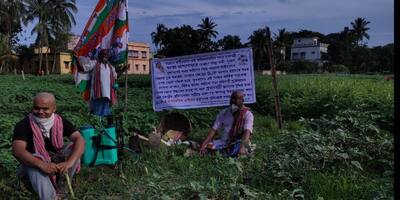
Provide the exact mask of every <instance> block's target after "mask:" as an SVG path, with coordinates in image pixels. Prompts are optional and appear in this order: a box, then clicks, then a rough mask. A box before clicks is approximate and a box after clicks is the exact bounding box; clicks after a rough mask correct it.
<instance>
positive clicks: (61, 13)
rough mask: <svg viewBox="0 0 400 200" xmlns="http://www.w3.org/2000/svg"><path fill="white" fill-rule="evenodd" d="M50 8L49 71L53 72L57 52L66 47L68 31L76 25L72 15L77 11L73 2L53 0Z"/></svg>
mask: <svg viewBox="0 0 400 200" xmlns="http://www.w3.org/2000/svg"><path fill="white" fill-rule="evenodd" d="M51 7H52V8H53V9H52V12H53V13H52V16H53V17H52V18H51V19H50V26H51V27H50V28H51V30H52V32H53V34H52V35H53V36H54V39H53V40H52V42H51V44H52V45H51V48H52V51H53V67H52V70H51V71H52V72H54V69H55V64H56V62H55V59H56V55H57V51H59V50H61V49H64V48H65V47H66V45H67V44H66V43H67V42H68V40H69V37H70V35H71V34H70V33H69V31H70V30H71V27H72V25H75V24H76V21H75V17H74V14H73V13H76V12H78V9H77V8H76V6H75V0H54V1H52V4H51Z"/></svg>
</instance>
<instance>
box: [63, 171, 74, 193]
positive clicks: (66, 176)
mask: <svg viewBox="0 0 400 200" xmlns="http://www.w3.org/2000/svg"><path fill="white" fill-rule="evenodd" d="M64 176H65V179H67V184H68V190H69V193H71V196H72V198H73V199H75V193H74V190H73V189H72V185H71V179H69V175H68V173H64Z"/></svg>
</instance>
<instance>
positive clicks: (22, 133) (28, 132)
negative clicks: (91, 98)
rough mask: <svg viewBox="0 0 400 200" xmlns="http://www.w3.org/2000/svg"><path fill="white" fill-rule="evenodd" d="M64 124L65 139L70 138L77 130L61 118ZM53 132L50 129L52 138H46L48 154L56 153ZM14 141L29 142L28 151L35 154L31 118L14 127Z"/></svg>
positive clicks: (26, 118)
mask: <svg viewBox="0 0 400 200" xmlns="http://www.w3.org/2000/svg"><path fill="white" fill-rule="evenodd" d="M61 119H62V123H63V137H69V136H71V134H72V133H74V132H75V131H76V130H77V129H76V128H75V127H74V126H73V125H72V124H71V122H69V121H68V120H67V119H65V118H64V117H61ZM51 132H52V130H51V129H50V138H46V137H44V143H45V148H46V150H47V151H48V152H55V149H54V147H53V145H52V144H51V139H52V134H51ZM14 140H23V141H26V142H27V145H26V150H28V151H29V152H31V153H35V148H34V146H33V131H32V128H31V125H30V123H29V117H25V118H24V119H23V120H21V121H20V122H18V123H17V124H16V125H15V127H14V135H13V141H14Z"/></svg>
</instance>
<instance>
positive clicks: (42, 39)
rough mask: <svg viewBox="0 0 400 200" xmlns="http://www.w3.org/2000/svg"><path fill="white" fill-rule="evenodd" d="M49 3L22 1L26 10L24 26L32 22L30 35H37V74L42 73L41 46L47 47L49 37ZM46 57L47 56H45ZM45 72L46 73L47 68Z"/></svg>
mask: <svg viewBox="0 0 400 200" xmlns="http://www.w3.org/2000/svg"><path fill="white" fill-rule="evenodd" d="M50 4H51V1H48V0H24V5H25V8H26V18H25V19H24V24H25V25H27V24H28V23H31V22H33V23H34V27H33V29H32V32H31V34H32V35H33V34H34V33H36V34H37V38H36V41H37V44H38V47H39V56H40V58H39V72H41V71H42V58H43V52H42V48H43V46H47V47H48V43H49V40H48V37H49V30H50V23H49V19H50V17H52V16H51V13H52V12H53V11H52V7H51V5H50ZM46 55H47V54H46ZM46 67H47V71H48V66H46Z"/></svg>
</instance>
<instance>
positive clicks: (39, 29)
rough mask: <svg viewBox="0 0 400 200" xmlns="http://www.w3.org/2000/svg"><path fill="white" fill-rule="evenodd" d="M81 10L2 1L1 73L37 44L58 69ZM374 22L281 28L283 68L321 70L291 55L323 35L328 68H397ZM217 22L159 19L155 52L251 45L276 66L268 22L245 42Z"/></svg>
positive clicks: (278, 52)
mask: <svg viewBox="0 0 400 200" xmlns="http://www.w3.org/2000/svg"><path fill="white" fill-rule="evenodd" d="M76 12H77V7H76V1H75V0H13V1H0V72H4V71H12V70H13V69H17V70H22V66H23V65H24V63H29V61H30V60H32V58H33V57H34V52H33V49H34V48H37V49H38V50H39V63H38V65H39V66H38V71H39V72H42V71H44V72H45V73H46V74H49V73H51V72H53V71H54V68H55V62H53V65H52V66H49V62H48V54H49V53H48V52H49V51H50V52H51V53H52V54H53V56H54V58H55V56H56V54H57V52H60V51H65V50H66V49H67V43H68V41H69V38H70V36H71V35H72V34H71V33H70V30H71V27H72V26H73V25H75V24H76V23H75V18H74V14H75V13H76ZM27 24H33V29H32V32H31V35H33V34H36V40H35V42H34V43H33V44H32V45H31V46H30V47H27V46H24V45H19V44H18V42H19V38H18V34H19V33H21V32H22V31H23V30H22V26H23V25H27ZM369 24H370V22H369V21H367V20H366V19H365V18H357V19H355V20H354V21H353V22H351V23H350V28H349V27H344V28H343V30H342V31H339V32H336V33H330V34H327V35H324V34H322V33H319V32H313V31H310V30H300V31H298V32H288V31H286V29H285V28H283V29H279V30H278V31H277V32H276V33H274V34H273V37H272V43H271V45H272V49H274V57H275V60H276V65H277V68H278V69H281V70H286V71H289V72H295V73H296V72H298V73H314V72H316V71H321V67H319V66H316V65H315V63H311V62H307V61H304V60H300V61H291V60H290V54H291V52H290V50H291V46H292V44H293V39H294V38H298V37H318V38H319V40H320V42H323V43H327V44H328V45H329V46H328V53H327V54H324V55H323V60H324V61H325V62H324V65H323V67H322V71H327V72H335V71H347V72H350V73H375V72H380V73H383V72H386V73H392V72H393V58H394V45H393V44H392V43H391V44H387V45H384V46H377V47H373V48H369V47H368V46H367V45H366V40H368V39H369V35H368V31H369V30H370V28H369V27H368V25H369ZM217 26H218V25H217V24H216V23H215V22H214V21H213V19H212V18H210V17H205V18H203V19H201V23H199V24H198V25H197V26H196V27H192V26H190V25H182V26H179V27H172V28H168V27H166V26H165V25H164V24H157V26H156V30H155V31H154V32H152V33H151V38H152V42H153V43H154V45H155V46H156V48H157V52H156V55H155V57H160V58H161V57H171V56H180V55H188V54H195V53H203V52H213V51H221V50H229V49H236V48H243V47H251V48H252V49H253V54H254V56H253V58H254V59H253V60H254V68H255V69H256V70H267V69H269V68H270V66H269V60H268V58H267V52H266V51H267V49H268V48H267V47H268V45H270V42H269V38H268V36H267V27H262V28H259V29H257V30H254V31H253V32H252V34H251V35H250V36H249V37H248V40H247V41H246V42H242V41H241V39H240V37H239V36H237V35H230V34H229V35H225V36H224V37H222V39H219V40H216V38H217V36H218V34H219V33H218V32H217V31H216V27H217ZM42 47H48V48H42ZM43 55H44V56H43ZM43 57H44V58H43ZM54 58H53V60H54Z"/></svg>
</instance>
